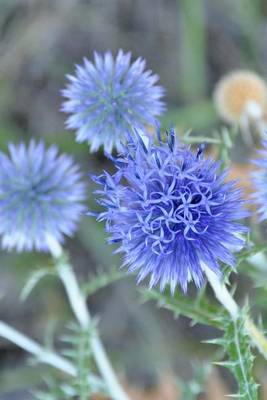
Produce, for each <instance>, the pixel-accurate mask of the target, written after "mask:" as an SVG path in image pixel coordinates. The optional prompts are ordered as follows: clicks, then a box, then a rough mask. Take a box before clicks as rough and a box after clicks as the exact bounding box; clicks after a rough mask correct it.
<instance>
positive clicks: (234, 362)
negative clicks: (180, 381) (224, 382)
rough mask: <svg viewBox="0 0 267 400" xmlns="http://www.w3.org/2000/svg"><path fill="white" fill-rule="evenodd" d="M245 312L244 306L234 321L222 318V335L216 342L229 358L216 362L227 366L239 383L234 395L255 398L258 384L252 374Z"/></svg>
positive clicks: (250, 399)
mask: <svg viewBox="0 0 267 400" xmlns="http://www.w3.org/2000/svg"><path fill="white" fill-rule="evenodd" d="M247 314H248V313H247V309H246V308H245V309H244V310H242V312H241V313H240V316H239V317H238V319H237V320H236V321H233V320H229V318H222V321H221V322H222V326H223V327H224V335H223V337H222V338H220V340H219V342H217V344H220V345H221V346H222V347H223V348H224V349H225V350H226V352H227V354H228V357H229V360H225V361H222V362H220V363H217V364H219V365H221V366H224V367H226V368H228V369H229V370H230V371H231V372H232V373H233V375H234V376H235V378H236V380H237V382H238V385H239V393H237V394H236V395H235V397H237V398H240V399H244V400H257V399H258V385H257V384H256V382H255V381H254V378H253V374H252V370H253V362H254V356H253V354H252V353H251V341H250V337H249V336H248V333H247V329H246V321H247Z"/></svg>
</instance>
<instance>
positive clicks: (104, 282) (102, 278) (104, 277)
mask: <svg viewBox="0 0 267 400" xmlns="http://www.w3.org/2000/svg"><path fill="white" fill-rule="evenodd" d="M124 277H125V273H124V272H123V271H121V270H119V269H118V268H116V267H113V268H111V269H110V270H109V271H106V272H105V271H101V272H99V273H98V274H97V275H96V276H93V277H90V279H89V281H88V282H86V283H85V284H84V285H83V286H82V291H83V293H84V294H85V295H86V296H91V295H92V294H94V293H95V292H97V291H98V290H100V289H103V288H105V287H106V286H108V285H110V284H112V283H114V282H117V281H118V280H120V279H122V278H124Z"/></svg>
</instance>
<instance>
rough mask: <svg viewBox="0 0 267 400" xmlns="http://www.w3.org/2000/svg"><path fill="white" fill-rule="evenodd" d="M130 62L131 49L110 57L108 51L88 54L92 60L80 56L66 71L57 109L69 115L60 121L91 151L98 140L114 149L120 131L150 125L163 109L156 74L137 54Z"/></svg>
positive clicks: (121, 138) (121, 134)
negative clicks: (68, 72) (73, 72)
mask: <svg viewBox="0 0 267 400" xmlns="http://www.w3.org/2000/svg"><path fill="white" fill-rule="evenodd" d="M130 62H131V53H123V51H122V50H119V52H118V55H117V57H116V58H115V59H114V58H113V57H112V54H111V53H110V52H109V51H108V52H106V53H105V54H104V55H101V54H98V53H94V63H92V62H90V61H88V60H87V59H86V58H84V64H83V65H82V66H79V65H78V66H76V76H70V75H68V76H67V78H68V80H69V83H68V85H67V87H66V89H65V90H63V91H62V94H63V96H64V97H66V98H67V99H68V100H67V101H65V102H64V103H63V105H62V111H64V112H66V113H68V114H71V116H70V117H69V118H68V119H67V122H66V126H67V128H69V129H75V130H77V135H76V138H77V141H78V142H88V143H89V144H90V145H91V151H92V152H93V151H97V150H98V148H99V147H100V146H101V145H103V146H104V150H105V151H106V152H108V153H110V152H111V151H112V148H113V147H115V148H117V149H120V143H121V142H124V141H125V131H126V130H129V129H131V128H132V127H133V128H142V127H143V126H144V125H145V124H154V122H155V117H157V116H159V115H160V114H161V113H162V112H163V111H164V108H165V106H164V103H163V102H162V101H161V98H162V96H163V93H164V91H163V88H161V87H160V86H157V85H156V82H157V81H158V79H159V78H158V76H157V75H154V74H153V73H152V72H151V71H150V70H145V66H146V63H145V61H144V60H143V59H142V58H138V59H137V60H136V61H135V62H134V63H132V64H130Z"/></svg>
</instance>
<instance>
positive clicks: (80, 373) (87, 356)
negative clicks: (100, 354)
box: [34, 323, 99, 400]
mask: <svg viewBox="0 0 267 400" xmlns="http://www.w3.org/2000/svg"><path fill="white" fill-rule="evenodd" d="M94 329H95V324H92V328H91V330H90V332H88V330H86V331H84V330H83V329H81V327H80V326H78V325H76V324H75V323H71V324H69V325H68V328H67V333H66V334H65V335H64V336H62V337H61V341H62V342H64V349H63V350H62V353H63V355H64V356H65V357H67V358H68V359H69V360H70V361H71V362H72V364H73V365H75V367H76V370H77V375H76V376H75V377H74V378H69V377H68V380H64V379H63V378H62V377H61V378H60V379H57V378H56V377H55V376H54V375H53V377H51V376H49V377H48V378H46V379H45V383H46V386H47V390H46V391H35V392H34V396H35V398H36V400H74V399H76V398H78V399H79V400H88V399H89V398H90V396H92V394H94V393H97V392H99V387H94V386H93V385H92V383H91V382H90V381H89V380H88V375H89V374H90V371H92V370H93V368H94V365H93V361H92V353H91V346H90V343H91V336H92V335H93V334H94Z"/></svg>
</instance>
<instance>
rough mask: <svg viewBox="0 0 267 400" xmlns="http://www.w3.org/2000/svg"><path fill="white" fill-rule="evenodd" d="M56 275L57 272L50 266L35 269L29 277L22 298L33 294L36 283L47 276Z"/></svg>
mask: <svg viewBox="0 0 267 400" xmlns="http://www.w3.org/2000/svg"><path fill="white" fill-rule="evenodd" d="M48 275H55V272H54V271H53V269H51V268H50V267H44V268H39V269H38V270H37V271H33V272H32V273H31V274H30V276H29V277H28V279H27V281H26V283H25V285H24V287H23V289H22V291H21V295H20V298H21V300H22V301H25V300H26V299H27V297H28V296H29V295H30V294H31V292H32V291H33V289H34V288H35V287H36V285H37V284H38V283H39V282H40V281H41V280H42V279H43V278H44V277H46V276H48Z"/></svg>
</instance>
